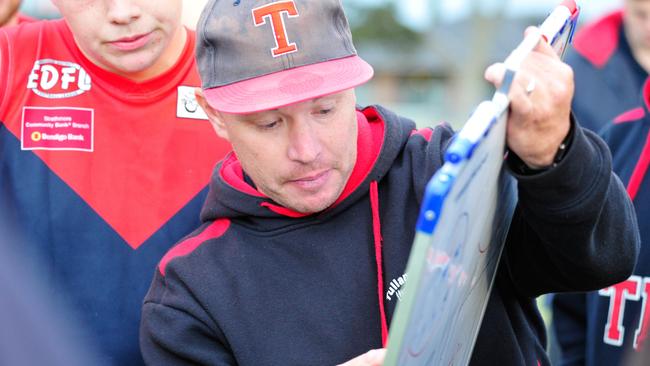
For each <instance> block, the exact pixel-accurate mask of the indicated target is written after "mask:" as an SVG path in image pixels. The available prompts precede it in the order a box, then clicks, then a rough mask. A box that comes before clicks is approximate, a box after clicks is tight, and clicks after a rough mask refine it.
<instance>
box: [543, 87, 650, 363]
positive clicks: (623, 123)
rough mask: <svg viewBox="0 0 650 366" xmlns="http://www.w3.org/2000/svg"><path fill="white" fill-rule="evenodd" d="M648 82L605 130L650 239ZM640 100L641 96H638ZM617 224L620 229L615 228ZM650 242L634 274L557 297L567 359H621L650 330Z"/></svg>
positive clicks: (557, 326) (556, 322) (556, 309)
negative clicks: (605, 285)
mask: <svg viewBox="0 0 650 366" xmlns="http://www.w3.org/2000/svg"><path fill="white" fill-rule="evenodd" d="M649 93H650V82H646V84H645V86H644V92H643V99H642V101H641V102H640V103H638V105H639V107H638V108H634V109H632V110H630V111H628V112H626V113H624V114H622V115H621V116H619V117H618V118H616V119H615V120H614V121H613V122H612V123H610V124H609V125H608V126H607V127H606V128H605V129H604V130H603V138H604V139H605V141H606V142H607V144H608V145H609V147H610V149H611V151H612V155H613V159H614V160H613V161H614V170H615V172H616V173H617V174H618V175H619V176H620V177H621V179H622V180H623V182H625V184H626V185H627V191H628V194H629V195H630V197H631V198H632V200H633V201H632V202H633V203H634V208H635V209H636V214H637V217H638V220H639V223H640V225H639V228H640V232H641V243H642V244H643V243H648V242H650V225H645V224H650V205H648V202H650V181H648V179H647V177H646V175H647V171H648V165H650V115H649V109H648V103H649V102H650V94H649ZM637 100H639V98H637ZM614 230H619V228H618V227H617V228H615V229H614ZM649 299H650V247H648V246H647V245H646V246H643V245H642V246H641V251H640V254H639V261H638V264H637V266H636V269H635V270H634V274H633V276H632V277H630V278H628V279H627V280H626V281H624V282H622V283H619V284H617V285H616V286H612V287H608V288H605V289H602V290H600V291H595V292H590V293H588V294H562V295H556V296H555V297H554V299H553V319H554V328H555V333H556V335H557V339H558V342H559V344H560V347H561V350H562V356H563V358H562V364H563V365H589V366H592V365H593V366H595V365H603V366H605V365H618V364H620V363H621V362H622V361H623V360H624V359H625V357H626V355H627V354H631V352H632V349H635V350H638V349H639V348H640V346H642V345H643V344H644V341H645V344H646V345H645V347H648V341H647V337H648V336H650V332H649V331H648V327H649V326H650V322H648V320H649V319H650V318H649V317H648V316H649V315H650V313H649V311H650V302H649V301H648V300H649Z"/></svg>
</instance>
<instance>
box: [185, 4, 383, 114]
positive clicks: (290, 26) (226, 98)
mask: <svg viewBox="0 0 650 366" xmlns="http://www.w3.org/2000/svg"><path fill="white" fill-rule="evenodd" d="M196 34H197V46H196V58H197V64H198V68H199V73H200V75H201V80H202V87H203V90H204V94H205V96H206V99H207V101H208V104H210V106H211V107H212V108H214V109H216V110H218V111H222V112H227V113H238V114H243V113H254V112H259V111H264V110H269V109H276V108H280V107H283V106H287V105H290V104H294V103H297V102H301V101H305V100H309V99H314V98H318V97H321V96H324V95H328V94H333V93H337V92H340V91H343V90H347V89H350V88H353V87H355V86H358V85H360V84H363V83H365V82H366V81H368V80H369V79H370V78H371V77H372V75H373V69H372V67H371V66H370V65H369V64H368V63H367V62H365V61H364V60H362V59H361V58H360V57H359V56H357V52H356V50H355V48H354V45H353V44H352V36H351V33H350V28H349V25H348V21H347V19H346V17H345V14H344V13H343V7H342V5H341V2H340V0H282V1H269V0H211V1H209V2H208V3H207V5H206V7H205V9H204V10H203V13H202V14H201V18H200V20H199V23H198V25H197V30H196Z"/></svg>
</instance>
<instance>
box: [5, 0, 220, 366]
mask: <svg viewBox="0 0 650 366" xmlns="http://www.w3.org/2000/svg"><path fill="white" fill-rule="evenodd" d="M54 4H55V5H56V6H57V7H58V9H59V11H60V12H61V14H62V16H63V19H60V20H54V21H40V22H33V23H29V24H24V25H20V26H18V27H8V28H3V29H2V30H0V172H1V173H0V210H2V212H3V214H6V215H5V216H8V218H7V221H8V224H10V225H12V226H13V227H14V228H15V229H16V230H15V231H16V232H17V233H18V235H20V237H21V239H22V241H24V242H25V243H27V244H25V245H24V246H21V248H20V249H21V250H23V251H24V253H23V254H26V255H27V256H28V257H29V258H32V259H33V260H34V261H35V263H37V265H36V268H37V269H38V270H39V271H40V273H41V277H42V278H43V279H44V281H45V282H46V283H47V284H48V285H50V286H49V287H50V288H51V289H52V290H51V293H50V294H48V296H50V297H55V298H60V299H62V300H64V301H65V303H66V304H68V305H69V306H70V307H71V309H72V310H73V314H74V315H75V316H76V318H77V319H76V320H78V321H79V322H80V323H81V324H82V325H83V326H84V327H86V329H87V334H86V333H84V334H79V337H83V338H87V340H89V341H90V342H91V343H93V344H94V345H95V346H96V347H97V351H98V352H99V354H100V355H101V356H102V358H103V360H104V361H106V362H107V363H108V364H115V365H134V364H140V363H142V360H141V356H140V352H139V347H138V339H137V334H138V324H139V319H140V305H141V302H142V299H143V297H144V295H145V293H146V290H147V288H148V285H149V283H150V280H151V274H152V273H153V270H154V268H155V265H156V264H157V263H158V261H159V260H160V258H161V257H162V255H163V254H164V253H165V252H166V251H167V250H168V249H169V246H170V245H171V244H172V243H174V242H175V241H177V240H179V239H180V238H182V237H183V236H184V235H186V234H187V233H188V232H189V231H191V229H193V228H194V227H195V226H196V225H197V224H198V223H199V219H198V213H199V210H200V207H201V205H202V203H203V201H204V199H205V195H206V192H207V188H206V187H207V183H208V181H209V178H210V173H211V170H212V168H213V166H214V164H215V163H216V162H217V161H218V160H219V159H221V158H222V157H223V156H224V155H225V153H226V152H227V151H229V150H230V145H229V144H228V143H227V142H226V141H225V140H222V139H220V138H218V137H217V136H216V134H215V133H214V131H213V130H212V128H211V127H210V124H209V123H208V122H207V121H206V120H205V118H206V116H205V115H204V114H203V113H202V111H201V109H200V108H199V106H198V105H197V104H196V100H195V98H194V88H195V87H197V86H199V84H200V82H199V76H198V74H197V71H196V66H195V61H194V48H195V47H194V45H195V35H194V33H193V32H191V31H189V30H187V29H186V28H184V27H183V26H182V25H181V9H182V1H181V0H162V1H156V2H153V1H146V0H129V1H108V0H84V1H73V0H54Z"/></svg>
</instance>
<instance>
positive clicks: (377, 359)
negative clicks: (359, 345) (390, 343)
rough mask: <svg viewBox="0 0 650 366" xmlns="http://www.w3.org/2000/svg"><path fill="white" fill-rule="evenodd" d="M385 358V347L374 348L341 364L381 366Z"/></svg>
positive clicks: (342, 365)
mask: <svg viewBox="0 0 650 366" xmlns="http://www.w3.org/2000/svg"><path fill="white" fill-rule="evenodd" d="M384 358H386V349H385V348H383V349H373V350H372V351H368V352H366V353H364V354H362V355H361V356H359V357H355V358H354V359H352V360H350V361H348V362H346V363H342V364H340V365H339V366H381V364H383V363H384Z"/></svg>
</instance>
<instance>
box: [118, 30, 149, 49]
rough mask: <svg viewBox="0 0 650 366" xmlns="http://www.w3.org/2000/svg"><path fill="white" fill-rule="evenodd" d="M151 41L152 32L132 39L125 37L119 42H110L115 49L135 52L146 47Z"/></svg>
mask: <svg viewBox="0 0 650 366" xmlns="http://www.w3.org/2000/svg"><path fill="white" fill-rule="evenodd" d="M150 39H151V32H149V33H144V34H138V35H135V36H131V37H124V38H120V39H118V40H115V41H112V42H109V43H110V44H111V45H112V46H113V47H115V48H117V49H119V50H121V51H133V50H137V49H138V48H140V47H142V46H144V45H146V44H147V43H148V42H149V40H150Z"/></svg>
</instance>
